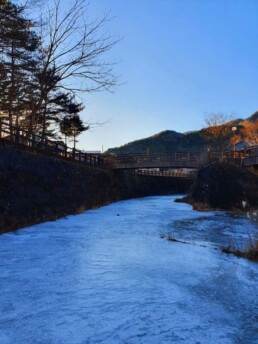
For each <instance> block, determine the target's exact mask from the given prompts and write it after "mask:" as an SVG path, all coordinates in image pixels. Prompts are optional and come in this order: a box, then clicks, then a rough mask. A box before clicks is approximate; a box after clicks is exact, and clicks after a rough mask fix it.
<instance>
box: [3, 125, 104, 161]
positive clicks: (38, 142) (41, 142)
mask: <svg viewBox="0 0 258 344" xmlns="http://www.w3.org/2000/svg"><path fill="white" fill-rule="evenodd" d="M0 139H1V140H2V141H5V142H6V143H8V144H10V143H12V144H17V145H20V146H21V147H23V148H25V149H29V150H34V151H38V152H40V153H44V154H47V155H52V156H53V155H54V156H57V157H59V158H63V159H67V160H73V161H76V162H81V163H85V164H88V165H93V166H103V157H102V155H101V154H89V153H85V152H82V151H80V150H78V149H74V148H71V147H68V146H67V145H66V144H65V143H63V142H62V141H53V140H49V139H47V138H43V137H42V136H40V135H37V134H30V133H29V132H28V131H26V130H23V129H21V128H17V127H16V126H13V125H10V124H9V123H8V122H5V121H3V120H1V119H0Z"/></svg>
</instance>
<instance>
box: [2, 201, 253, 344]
mask: <svg viewBox="0 0 258 344" xmlns="http://www.w3.org/2000/svg"><path fill="white" fill-rule="evenodd" d="M174 198H176V197H174V196H170V197H169V196H166V197H148V198H143V199H134V200H129V201H123V202H118V203H114V204H111V205H109V206H106V207H103V208H100V209H97V210H91V211H87V212H86V213H84V214H81V215H76V216H69V217H68V218H66V219H61V220H58V221H55V222H48V223H44V224H40V225H36V226H33V227H30V228H26V229H23V230H20V231H16V232H13V233H7V234H4V235H2V236H0V245H1V252H0V283H1V284H0V286H1V294H0V310H1V314H0V343H1V344H9V343H11V344H21V343H24V344H25V343H26V344H75V343H76V344H77V343H78V344H82V343H85V344H86V343H107V344H109V343H110V344H113V343H128V344H129V343H146V344H149V343H150V344H151V343H157V344H161V343H193V344H197V343H203V344H207V343H211V344H224V343H237V344H241V343H243V344H253V343H258V289H257V288H258V263H253V262H250V261H247V260H245V259H242V258H237V257H234V256H230V255H226V254H223V253H221V252H220V250H216V248H219V247H221V246H222V245H227V244H228V243H229V242H230V241H231V238H232V237H234V238H235V239H234V240H237V242H239V243H241V244H242V243H244V242H245V241H246V239H247V237H248V234H247V232H249V233H250V232H254V231H255V230H256V229H255V224H252V223H251V222H249V220H247V219H245V218H244V217H243V218H241V217H229V216H227V215H226V214H224V213H218V212H217V213H214V212H210V213H200V212H196V211H193V210H192V208H191V206H189V205H186V204H182V203H174V202H173V199H174ZM168 233H169V234H171V235H173V236H174V237H176V238H178V239H182V240H184V241H187V242H190V243H192V244H190V245H186V244H182V243H174V242H169V241H167V240H165V239H161V238H160V235H162V234H165V235H166V234H168ZM200 245H204V246H206V247H203V246H200Z"/></svg>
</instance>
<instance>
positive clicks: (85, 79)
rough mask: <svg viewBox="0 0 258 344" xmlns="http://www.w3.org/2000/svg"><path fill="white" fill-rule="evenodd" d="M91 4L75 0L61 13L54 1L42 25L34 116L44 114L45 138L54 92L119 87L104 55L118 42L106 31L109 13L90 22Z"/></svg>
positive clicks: (83, 0) (60, 7) (60, 6)
mask: <svg viewBox="0 0 258 344" xmlns="http://www.w3.org/2000/svg"><path fill="white" fill-rule="evenodd" d="M87 12H88V2H87V1H86V0H73V1H72V2H71V5H70V7H69V8H68V9H67V10H66V11H65V12H64V11H62V1H61V0H54V5H53V8H49V9H48V11H47V16H46V18H47V19H46V20H43V21H42V22H43V25H41V37H42V46H41V54H40V63H39V66H40V67H39V71H38V80H39V100H38V104H37V107H36V112H37V113H35V116H38V115H39V113H40V114H41V115H42V117H43V119H42V123H43V129H42V132H43V136H44V134H45V132H46V119H45V118H46V112H47V105H48V104H47V103H48V97H49V94H50V93H51V92H55V91H56V90H57V89H60V88H63V89H65V90H67V91H70V92H72V93H75V92H94V91H102V90H107V91H112V90H113V89H114V87H115V86H116V84H117V76H116V75H115V74H114V71H113V67H114V65H115V61H106V60H105V59H104V57H105V55H106V53H107V52H109V50H110V49H111V48H112V47H113V46H114V45H115V44H116V43H117V42H118V41H119V39H118V38H117V39H116V38H113V37H111V36H110V35H108V34H106V33H105V32H104V31H103V30H104V27H105V25H106V24H107V23H108V22H109V20H110V16H109V13H107V14H104V15H103V16H102V17H101V18H97V19H95V20H93V21H89V19H88V18H86V16H85V15H86V13H87Z"/></svg>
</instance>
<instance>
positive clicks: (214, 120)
mask: <svg viewBox="0 0 258 344" xmlns="http://www.w3.org/2000/svg"><path fill="white" fill-rule="evenodd" d="M204 122H205V128H204V129H203V131H202V134H203V136H204V137H205V138H206V139H207V140H208V141H209V142H210V145H211V146H213V147H214V148H215V149H217V150H218V151H219V154H220V155H222V154H223V149H224V148H225V146H226V145H228V144H229V141H230V138H231V137H232V134H233V131H232V127H233V126H234V125H235V123H236V122H235V119H233V115H226V114H224V113H210V114H206V116H205V118H204Z"/></svg>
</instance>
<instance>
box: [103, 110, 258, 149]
mask: <svg viewBox="0 0 258 344" xmlns="http://www.w3.org/2000/svg"><path fill="white" fill-rule="evenodd" d="M256 121H258V111H256V112H255V113H253V114H252V115H251V116H249V117H248V118H246V119H245V120H243V119H240V118H239V119H236V120H234V122H230V123H231V124H230V125H233V123H234V125H237V126H241V124H242V123H243V124H246V123H254V122H256ZM203 130H204V129H202V130H200V131H192V132H186V133H178V132H176V131H173V130H166V131H162V132H160V133H158V134H156V135H153V136H150V137H147V138H144V139H140V140H136V141H132V142H129V143H127V144H125V145H123V146H121V147H116V148H110V149H108V151H107V152H108V153H118V154H119V153H120V154H128V153H168V152H173V151H177V152H180V151H181V152H182V151H184V152H185V151H188V152H194V151H201V150H207V146H208V143H209V142H208V140H207V139H206V138H205V135H203Z"/></svg>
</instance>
